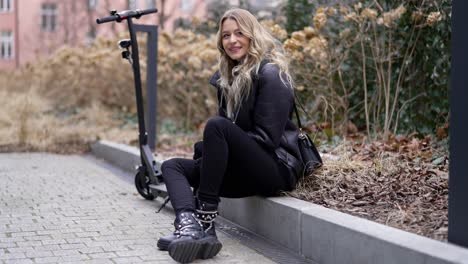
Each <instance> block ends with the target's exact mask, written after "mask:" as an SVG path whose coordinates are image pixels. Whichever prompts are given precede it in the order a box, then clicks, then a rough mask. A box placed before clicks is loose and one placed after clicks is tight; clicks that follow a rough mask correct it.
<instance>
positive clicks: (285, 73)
mask: <svg viewBox="0 0 468 264" xmlns="http://www.w3.org/2000/svg"><path fill="white" fill-rule="evenodd" d="M226 19H233V20H234V21H236V22H237V24H238V25H239V30H240V31H241V32H242V34H243V35H244V36H246V37H247V38H249V39H250V45H249V49H248V51H247V54H246V56H245V57H244V58H243V59H242V61H235V60H232V59H231V58H230V57H229V56H228V55H227V54H226V51H225V50H224V48H223V39H222V26H223V23H224V21H226ZM216 39H217V47H218V50H219V52H220V54H219V60H218V69H219V73H220V79H219V81H218V84H219V85H220V87H221V90H222V92H223V95H224V98H225V99H226V106H227V107H226V108H227V116H228V117H230V118H232V117H233V115H234V111H235V110H234V109H236V108H237V107H238V106H239V104H240V103H241V100H242V99H243V98H244V96H245V97H247V96H249V94H250V90H251V86H252V76H253V75H256V74H258V71H259V70H260V64H261V62H262V61H263V60H267V61H268V62H269V63H273V64H276V65H277V66H278V68H279V74H280V75H279V76H280V79H281V81H282V82H283V83H284V84H285V85H286V84H287V83H288V84H289V85H290V87H291V88H292V87H293V82H292V79H291V75H290V73H289V62H288V60H287V58H286V56H285V55H284V50H283V46H282V45H281V42H279V41H278V40H277V39H275V38H274V37H273V36H272V35H271V34H270V33H269V32H268V31H267V30H266V29H265V28H264V27H263V26H262V25H261V24H260V23H259V22H258V20H257V19H256V18H255V17H254V16H253V15H252V14H251V13H250V12H249V11H247V10H244V9H239V8H236V9H231V10H228V11H226V13H224V15H223V16H222V17H221V19H220V21H219V29H218V33H217V36H216ZM284 77H286V78H284Z"/></svg>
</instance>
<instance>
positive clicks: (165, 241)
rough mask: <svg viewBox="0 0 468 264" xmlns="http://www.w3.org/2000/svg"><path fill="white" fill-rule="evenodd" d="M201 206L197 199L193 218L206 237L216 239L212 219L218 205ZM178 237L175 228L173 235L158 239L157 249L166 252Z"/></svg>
mask: <svg viewBox="0 0 468 264" xmlns="http://www.w3.org/2000/svg"><path fill="white" fill-rule="evenodd" d="M203 204H204V205H200V202H199V201H198V199H197V200H196V206H197V212H196V213H195V217H196V218H197V220H198V221H199V222H200V223H201V224H202V227H203V230H204V231H205V232H206V234H207V235H209V236H213V237H215V238H218V237H217V235H216V230H215V222H214V219H215V218H216V216H217V215H218V211H217V209H218V205H217V204H207V203H203ZM203 218H204V219H203ZM209 219H211V220H209ZM176 225H177V223H174V226H176ZM178 236H179V230H177V228H176V230H175V231H174V233H173V234H170V235H167V236H163V237H160V238H159V239H158V244H157V245H158V248H159V249H160V250H168V248H169V244H170V243H171V242H172V241H174V240H176V239H177V237H178ZM219 250H221V247H220V248H219ZM216 254H217V253H216ZM216 254H215V255H216Z"/></svg>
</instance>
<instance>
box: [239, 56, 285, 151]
mask: <svg viewBox="0 0 468 264" xmlns="http://www.w3.org/2000/svg"><path fill="white" fill-rule="evenodd" d="M258 78H259V79H258V83H259V85H258V88H257V89H258V90H257V99H256V103H255V107H254V114H253V120H254V125H253V129H252V131H249V132H247V133H248V134H249V135H250V136H251V137H252V138H254V139H255V140H256V141H257V142H259V143H260V144H262V145H264V146H265V147H266V148H267V149H269V150H275V149H277V148H278V147H279V145H280V140H281V136H282V134H283V132H284V130H285V127H286V123H287V120H288V119H289V113H290V110H291V107H292V104H293V99H294V98H293V95H292V90H291V87H290V86H289V85H285V84H284V83H283V82H282V81H281V79H280V76H279V69H278V67H277V66H276V65H274V64H266V65H265V66H264V67H262V69H261V71H260V73H259V75H258Z"/></svg>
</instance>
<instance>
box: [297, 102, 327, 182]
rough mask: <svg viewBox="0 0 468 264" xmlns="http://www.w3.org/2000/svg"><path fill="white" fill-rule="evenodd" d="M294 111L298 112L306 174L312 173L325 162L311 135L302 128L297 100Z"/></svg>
mask: <svg viewBox="0 0 468 264" xmlns="http://www.w3.org/2000/svg"><path fill="white" fill-rule="evenodd" d="M294 111H295V113H296V118H297V125H298V126H299V135H298V139H297V143H298V145H299V151H300V152H301V157H302V162H303V163H304V173H303V175H304V176H308V175H310V174H312V173H313V172H314V171H315V170H316V169H317V168H319V167H321V166H322V164H323V162H322V158H321V157H320V154H319V152H318V150H317V148H316V147H315V145H314V142H313V141H312V140H311V139H310V137H309V135H308V134H307V133H306V132H305V131H304V130H303V129H302V124H301V120H300V118H299V112H298V111H297V107H296V102H294Z"/></svg>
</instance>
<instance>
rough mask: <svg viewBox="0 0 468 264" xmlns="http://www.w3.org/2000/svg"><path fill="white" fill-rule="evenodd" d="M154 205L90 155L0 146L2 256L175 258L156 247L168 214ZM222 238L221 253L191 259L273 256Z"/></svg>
mask: <svg viewBox="0 0 468 264" xmlns="http://www.w3.org/2000/svg"><path fill="white" fill-rule="evenodd" d="M159 205H160V203H159V202H155V201H146V200H144V199H143V198H142V197H141V196H139V195H138V194H137V193H136V190H135V187H134V185H133V179H132V177H129V176H128V174H127V173H125V172H123V171H120V170H118V169H115V168H112V167H110V166H109V165H104V164H103V163H102V162H100V161H96V160H95V159H94V158H92V157H88V156H63V155H53V154H45V153H32V154H28V153H24V154H5V153H3V154H0V263H2V264H6V263H175V262H174V261H173V260H172V259H171V258H170V257H169V255H168V254H167V252H164V251H159V250H158V249H157V247H156V241H157V238H158V237H159V236H161V235H163V234H168V233H170V232H171V230H172V225H171V223H172V221H173V215H172V214H171V212H170V211H169V210H163V211H162V212H161V213H159V214H155V210H156V209H157V208H158V207H159ZM219 239H220V240H221V242H222V243H223V246H224V247H223V250H222V251H221V252H220V254H219V255H218V256H216V257H215V258H213V259H211V260H206V261H201V260H198V261H196V262H194V263H256V264H261V263H273V262H272V261H271V260H269V259H267V258H265V257H264V256H262V255H260V254H258V253H256V252H255V251H253V250H252V249H249V248H247V247H245V246H243V245H241V244H240V243H239V242H238V241H236V240H233V239H230V238H228V237H227V236H225V235H223V234H219Z"/></svg>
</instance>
